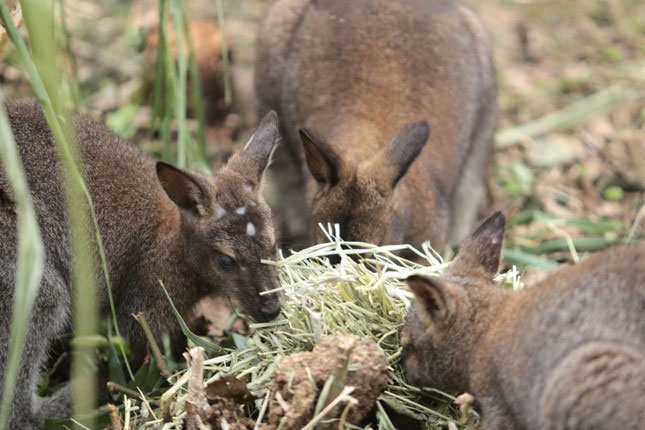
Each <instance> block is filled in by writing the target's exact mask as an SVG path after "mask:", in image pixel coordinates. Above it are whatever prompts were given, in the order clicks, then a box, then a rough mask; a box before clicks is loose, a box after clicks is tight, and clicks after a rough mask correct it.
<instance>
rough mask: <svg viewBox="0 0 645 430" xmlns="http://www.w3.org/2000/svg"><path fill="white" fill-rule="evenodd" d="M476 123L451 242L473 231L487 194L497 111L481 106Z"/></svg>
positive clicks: (454, 206) (459, 187) (456, 198)
mask: <svg viewBox="0 0 645 430" xmlns="http://www.w3.org/2000/svg"><path fill="white" fill-rule="evenodd" d="M481 110H483V113H481V118H479V120H478V121H477V122H476V123H475V124H476V129H475V130H474V132H473V135H474V138H473V142H472V145H473V146H472V149H471V151H472V152H471V154H470V157H469V158H468V159H467V161H466V164H465V165H464V167H463V169H462V171H461V176H460V179H459V183H458V184H457V188H456V190H455V194H454V196H453V200H452V216H451V226H450V237H449V241H450V243H453V244H454V243H458V242H461V241H462V240H463V239H465V238H466V237H468V235H470V233H472V230H473V227H474V225H475V222H476V221H477V212H478V211H479V208H480V205H481V203H482V201H483V199H484V197H485V194H486V193H485V183H486V174H487V172H486V170H487V166H488V158H489V157H491V156H492V151H493V150H492V149H491V148H492V146H493V139H494V134H495V124H496V116H497V113H496V110H495V109H490V110H487V109H481Z"/></svg>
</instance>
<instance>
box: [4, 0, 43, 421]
mask: <svg viewBox="0 0 645 430" xmlns="http://www.w3.org/2000/svg"><path fill="white" fill-rule="evenodd" d="M2 9H3V11H2V12H3V19H4V18H6V15H5V14H4V12H5V11H6V12H8V11H7V10H6V6H5V4H4V2H3V3H2ZM0 158H1V161H2V167H3V171H4V172H5V175H6V178H7V181H8V182H9V184H10V185H11V188H12V189H13V191H14V194H15V200H16V222H17V226H16V227H17V236H18V252H17V262H16V279H15V281H16V287H15V290H14V297H13V316H12V322H11V342H10V345H9V361H8V362H7V363H5V366H6V367H5V379H4V381H0V382H1V383H2V387H3V389H2V404H1V405H0V428H6V427H7V421H8V419H9V411H10V410H11V399H12V398H13V390H14V387H15V384H16V379H17V377H18V369H19V367H20V359H21V357H22V351H23V349H24V347H25V342H26V340H27V328H28V327H29V320H30V317H31V310H32V307H33V304H34V300H35V299H36V295H37V294H38V286H39V284H40V279H41V276H42V273H43V267H44V250H43V244H42V241H41V238H40V230H39V229H38V221H37V220H36V213H35V211H34V205H33V201H32V199H31V195H30V194H29V187H28V184H27V179H26V177H25V171H24V169H23V166H22V162H21V161H20V156H19V155H18V149H17V147H16V142H15V141H14V138H13V134H12V133H11V127H10V125H9V120H8V119H7V114H6V112H5V108H4V97H3V96H2V91H1V90H0Z"/></svg>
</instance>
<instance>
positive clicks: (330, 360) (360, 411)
mask: <svg viewBox="0 0 645 430" xmlns="http://www.w3.org/2000/svg"><path fill="white" fill-rule="evenodd" d="M332 375H333V378H334V379H333V382H331V388H330V390H329V394H328V395H327V398H326V401H325V405H327V404H329V403H330V402H331V401H332V400H334V398H336V396H338V394H340V392H341V391H342V389H343V388H344V387H345V386H352V387H354V388H355V389H354V391H353V392H352V393H351V396H352V397H353V398H354V399H356V401H357V403H356V404H355V405H353V406H352V408H351V409H350V411H349V413H348V415H347V421H348V422H350V423H354V424H359V423H360V422H361V421H362V420H363V419H365V417H366V416H367V414H369V412H370V411H371V409H372V407H373V405H374V402H375V401H376V398H377V397H378V396H379V394H380V393H381V391H382V390H383V389H384V387H385V384H386V383H387V382H388V376H387V361H386V359H385V355H384V354H383V351H382V350H381V348H379V346H378V345H377V344H376V343H375V342H374V341H372V340H368V339H361V338H359V337H357V336H324V337H322V338H320V340H319V341H318V344H317V345H316V347H315V348H314V349H313V351H311V352H301V353H298V354H293V355H290V356H288V357H286V358H285V359H284V360H283V361H282V363H281V364H280V367H279V369H278V370H277V371H276V375H275V378H274V380H273V384H272V386H271V397H270V400H269V413H268V419H267V421H268V422H266V423H263V424H262V425H261V427H260V428H261V429H262V430H273V429H276V428H278V427H281V428H283V429H299V428H302V427H303V426H304V425H306V424H307V423H308V422H309V421H310V420H311V419H312V418H313V415H314V411H315V408H316V404H317V403H318V398H319V396H320V394H321V390H322V389H323V387H324V385H325V383H326V382H327V380H328V379H329V378H330V376H332ZM345 407H346V404H345V403H341V404H339V405H337V406H336V407H334V408H333V409H332V410H331V411H330V412H329V413H328V414H327V415H326V416H325V420H327V419H331V418H338V417H340V415H341V413H342V412H343V409H344V408H345ZM321 410H322V408H321Z"/></svg>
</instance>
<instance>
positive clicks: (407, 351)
mask: <svg viewBox="0 0 645 430" xmlns="http://www.w3.org/2000/svg"><path fill="white" fill-rule="evenodd" d="M411 353H412V349H410V348H408V347H407V346H404V347H402V348H401V362H404V361H406V360H407V359H408V358H409V357H410V354H411Z"/></svg>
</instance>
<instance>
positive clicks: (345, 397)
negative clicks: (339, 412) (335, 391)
mask: <svg viewBox="0 0 645 430" xmlns="http://www.w3.org/2000/svg"><path fill="white" fill-rule="evenodd" d="M353 391H354V387H349V386H346V387H345V388H344V389H343V391H342V392H341V393H340V394H339V395H338V396H337V397H336V398H335V399H334V400H332V401H331V402H329V404H328V405H327V406H325V408H324V409H323V410H322V411H320V413H319V414H318V415H316V416H315V417H313V418H312V420H311V421H309V422H308V423H307V425H306V426H304V427H303V428H302V430H313V428H314V427H315V426H316V424H318V423H319V422H320V421H321V420H322V419H323V418H324V417H325V415H327V414H328V413H329V412H330V411H331V410H332V409H334V408H335V407H336V405H337V404H339V403H340V402H343V401H347V402H349V403H351V404H352V405H356V404H357V403H358V401H357V400H356V399H355V398H353V397H352V396H351V394H352V392H353Z"/></svg>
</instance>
